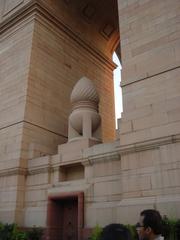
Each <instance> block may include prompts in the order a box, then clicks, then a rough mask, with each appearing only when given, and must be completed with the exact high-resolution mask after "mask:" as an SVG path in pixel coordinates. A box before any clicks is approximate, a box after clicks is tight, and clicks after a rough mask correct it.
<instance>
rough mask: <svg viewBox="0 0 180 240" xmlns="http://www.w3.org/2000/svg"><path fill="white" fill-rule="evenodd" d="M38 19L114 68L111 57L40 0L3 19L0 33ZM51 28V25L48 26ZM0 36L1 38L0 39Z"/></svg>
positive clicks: (104, 64)
mask: <svg viewBox="0 0 180 240" xmlns="http://www.w3.org/2000/svg"><path fill="white" fill-rule="evenodd" d="M32 20H34V21H38V22H40V23H41V24H43V23H44V21H46V26H47V24H48V25H49V26H50V27H51V26H52V25H53V26H54V27H55V28H56V29H58V30H60V31H61V32H62V33H63V34H64V36H67V37H69V38H70V39H71V41H74V42H75V43H77V44H78V45H80V46H81V47H82V48H83V49H84V50H85V51H87V52H88V53H90V54H91V56H92V57H94V59H97V60H99V61H100V62H101V64H103V67H107V68H108V69H109V70H111V71H112V70H114V69H115V68H116V64H115V63H113V61H112V60H111V59H109V58H108V57H106V56H105V55H104V54H103V53H102V52H100V51H99V50H98V49H97V48H96V47H95V46H90V45H89V44H88V43H86V42H85V41H84V40H83V39H82V38H80V37H79V36H78V35H77V34H75V33H74V32H73V30H72V29H70V28H69V26H67V25H66V24H65V23H64V22H63V21H62V20H61V19H60V18H58V17H56V16H54V15H53V12H52V11H51V10H50V9H48V7H47V6H45V5H44V4H43V3H42V1H37V0H32V1H31V2H29V3H28V4H26V5H25V6H23V7H22V8H20V9H19V10H17V11H16V12H15V13H14V14H12V15H11V16H10V17H9V18H7V19H5V20H4V21H3V22H2V23H0V35H1V36H2V37H3V34H5V33H6V32H8V30H12V28H13V27H14V26H16V29H17V26H18V25H21V24H22V23H25V22H27V21H32ZM50 29H51V30H52V27H51V28H50ZM2 37H1V39H2Z"/></svg>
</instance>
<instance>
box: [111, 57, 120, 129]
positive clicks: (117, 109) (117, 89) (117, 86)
mask: <svg viewBox="0 0 180 240" xmlns="http://www.w3.org/2000/svg"><path fill="white" fill-rule="evenodd" d="M113 61H114V62H115V63H116V64H117V65H118V67H117V68H116V69H115V70H114V95H115V115H116V128H117V119H118V118H121V112H122V91H121V87H120V82H121V64H120V62H119V59H118V57H117V55H116V53H114V54H113Z"/></svg>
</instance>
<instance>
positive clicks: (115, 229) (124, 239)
mask: <svg viewBox="0 0 180 240" xmlns="http://www.w3.org/2000/svg"><path fill="white" fill-rule="evenodd" d="M100 240H130V233H129V230H128V229H127V228H126V227H125V226H123V225H122V224H116V223H113V224H109V225H107V226H106V227H104V228H103V231H102V234H101V238H100Z"/></svg>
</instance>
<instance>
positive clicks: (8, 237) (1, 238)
mask: <svg viewBox="0 0 180 240" xmlns="http://www.w3.org/2000/svg"><path fill="white" fill-rule="evenodd" d="M0 240H27V235H26V233H25V232H22V231H20V230H19V229H18V228H17V225H16V224H2V223H0Z"/></svg>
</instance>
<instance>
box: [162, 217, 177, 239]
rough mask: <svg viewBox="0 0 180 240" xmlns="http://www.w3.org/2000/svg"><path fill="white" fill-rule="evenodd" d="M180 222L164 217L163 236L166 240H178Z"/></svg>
mask: <svg viewBox="0 0 180 240" xmlns="http://www.w3.org/2000/svg"><path fill="white" fill-rule="evenodd" d="M178 224H180V220H176V219H173V218H172V219H169V218H167V217H166V216H164V217H163V236H164V238H165V240H178V239H179V238H178V230H179V231H180V225H178Z"/></svg>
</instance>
